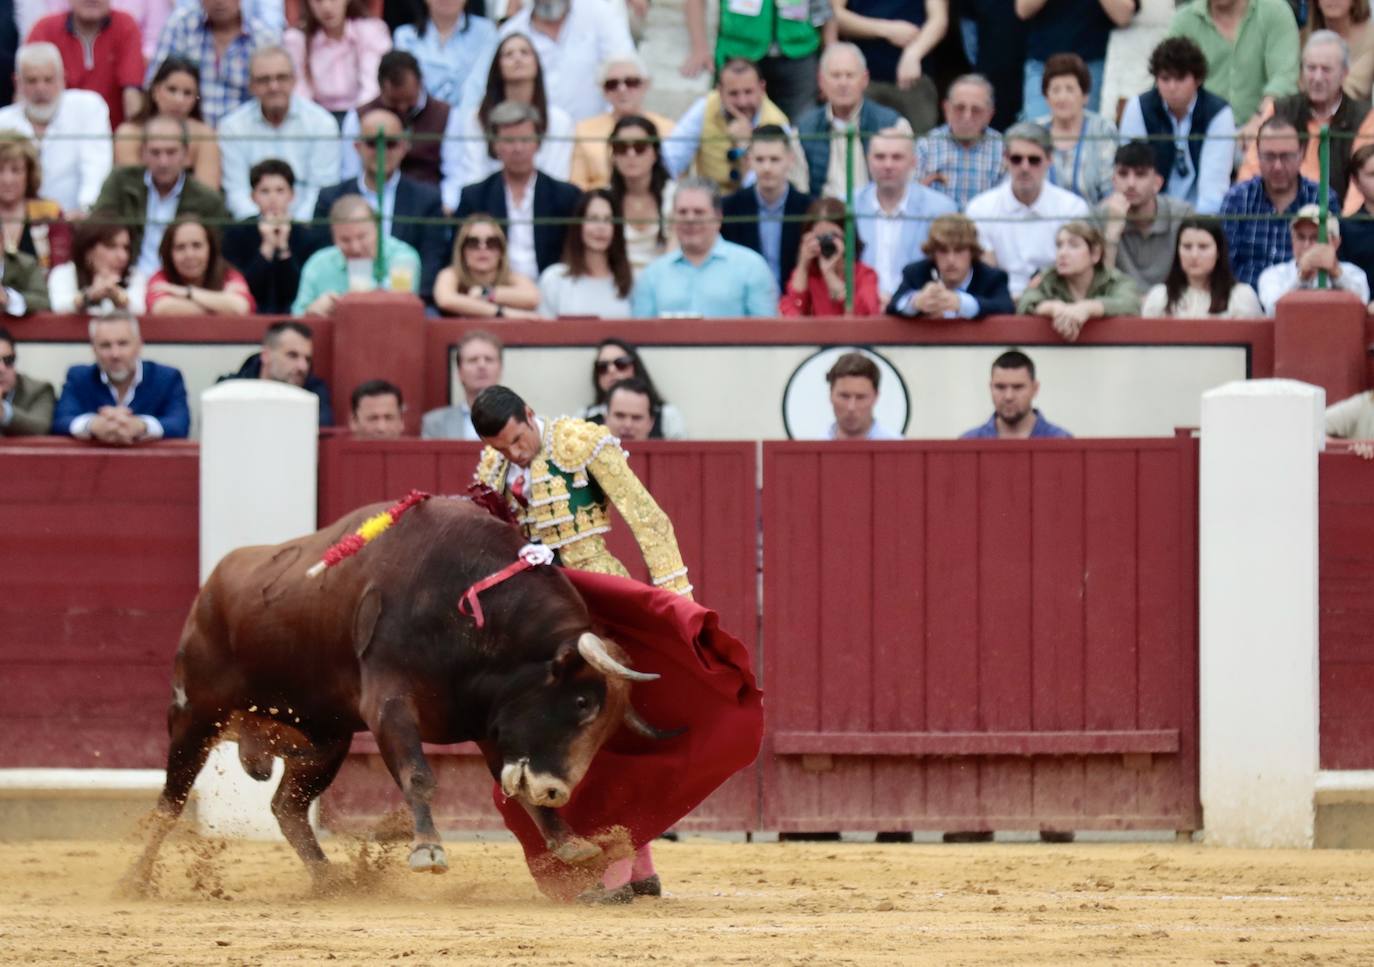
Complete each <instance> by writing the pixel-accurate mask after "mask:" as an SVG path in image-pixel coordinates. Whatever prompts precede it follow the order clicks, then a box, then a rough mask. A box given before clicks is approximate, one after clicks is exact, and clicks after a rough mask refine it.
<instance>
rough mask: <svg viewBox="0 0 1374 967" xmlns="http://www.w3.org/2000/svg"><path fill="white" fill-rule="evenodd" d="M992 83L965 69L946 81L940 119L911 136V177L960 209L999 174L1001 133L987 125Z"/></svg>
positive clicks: (996, 178) (1000, 175) (988, 186)
mask: <svg viewBox="0 0 1374 967" xmlns="http://www.w3.org/2000/svg"><path fill="white" fill-rule="evenodd" d="M992 105H993V95H992V85H991V84H989V83H988V79H987V78H986V77H983V76H982V75H981V74H965V75H964V76H963V77H960V78H958V79H956V80H955V81H954V83H953V84H951V85H950V86H949V95H948V96H947V97H946V98H945V102H944V111H945V123H944V124H942V125H940V126H939V127H938V128H936V129H935V130H933V131H931V132H930V133H929V134H927V135H926V136H925V137H923V138H921V139H920V140H919V141H917V142H916V178H917V180H918V181H920V183H921V184H923V185H926V186H928V187H931V188H934V189H935V190H936V191H939V192H943V193H944V194H946V195H948V196H949V197H950V198H953V199H954V203H955V204H956V205H958V206H959V208H960V209H963V208H964V207H965V206H967V205H968V203H969V202H970V201H971V200H972V199H973V198H974V196H976V195H980V194H982V193H983V192H985V191H988V190H989V189H991V188H992V187H993V186H994V185H996V184H997V182H998V181H1000V180H1001V178H1002V136H1001V135H1000V134H998V133H997V132H996V131H993V130H992V129H991V128H989V127H988V124H989V123H990V122H991V121H992V111H993V107H992Z"/></svg>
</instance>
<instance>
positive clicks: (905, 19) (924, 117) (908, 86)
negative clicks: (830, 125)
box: [799, 0, 949, 194]
mask: <svg viewBox="0 0 1374 967" xmlns="http://www.w3.org/2000/svg"><path fill="white" fill-rule="evenodd" d="M835 19H836V21H837V22H838V25H839V35H840V36H841V37H844V38H846V39H847V40H853V41H854V42H855V44H856V45H857V46H858V48H859V51H860V52H861V54H862V56H863V58H864V59H865V60H866V61H867V64H868V71H869V72H870V75H871V77H872V79H873V84H872V88H871V95H870V96H871V97H872V99H873V100H874V101H875V102H877V103H878V104H883V105H886V106H887V107H889V108H893V109H895V110H897V111H898V112H900V113H901V115H902V116H903V117H904V118H906V120H907V123H908V124H910V125H911V130H913V131H915V132H916V133H917V134H924V133H925V132H927V131H929V130H930V129H931V128H933V127H934V126H935V122H936V121H937V120H938V118H937V114H936V110H937V105H938V103H939V94H938V93H937V92H936V90H935V85H934V83H932V81H931V80H930V78H929V77H927V76H925V74H924V73H923V71H922V67H921V61H922V60H923V59H924V58H925V56H926V55H927V54H929V53H930V52H931V51H933V50H934V49H935V47H936V46H937V45H938V44H939V43H940V41H942V40H944V39H945V33H946V32H947V31H948V30H949V3H948V2H947V0H924V2H923V3H901V2H897V3H893V2H891V0H839V2H837V3H836V4H835ZM834 46H836V45H834V44H831V45H829V46H828V47H827V48H826V50H827V51H829V50H830V48H831V47H834ZM821 61H822V67H821V91H822V93H824V92H825V67H824V61H825V55H824V54H822V55H821ZM799 123H800V122H799ZM891 123H892V122H890V121H889V122H885V123H882V124H875V125H874V126H873V127H872V128H867V129H864V128H862V125H861V129H864V130H873V131H877V130H881V129H882V128H886V127H891ZM808 160H810V159H809V158H808ZM815 193H816V189H814V188H813V189H812V194H815Z"/></svg>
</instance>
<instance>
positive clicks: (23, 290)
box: [0, 249, 48, 316]
mask: <svg viewBox="0 0 1374 967" xmlns="http://www.w3.org/2000/svg"><path fill="white" fill-rule="evenodd" d="M0 289H3V292H4V299H5V307H4V315H7V316H27V315H29V314H30V313H34V312H47V311H48V284H47V282H46V280H44V278H43V268H42V266H40V265H39V264H38V262H37V260H36V259H34V257H33V256H32V255H26V254H25V253H23V252H12V251H10V250H9V249H5V252H4V255H3V256H0Z"/></svg>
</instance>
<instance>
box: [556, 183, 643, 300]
mask: <svg viewBox="0 0 1374 967" xmlns="http://www.w3.org/2000/svg"><path fill="white" fill-rule="evenodd" d="M572 217H573V219H574V220H575V221H574V223H573V224H574V225H575V226H577V227H575V228H572V229H570V230H569V231H568V233H567V235H566V236H565V238H564V242H563V261H561V262H558V263H555V264H554V265H550V266H549V267H548V268H547V269H545V270H544V272H543V274H541V275H540V276H539V313H540V315H543V316H548V317H549V318H551V319H556V318H558V317H560V316H564V317H566V316H597V317H600V318H602V319H628V318H630V315H631V313H630V289H632V288H633V287H634V281H635V280H634V273H633V272H632V271H631V270H630V260H629V259H628V258H626V256H625V232H624V226H623V225H621V219H620V213H619V212H618V211H616V208H615V201H614V200H613V199H612V198H611V193H610V192H609V191H607V190H606V189H605V188H594V189H592V190H591V191H589V192H586V193H585V194H584V195H583V196H582V197H581V198H580V199H578V201H577V205H576V207H574V208H573V213H572Z"/></svg>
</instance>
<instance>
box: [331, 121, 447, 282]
mask: <svg viewBox="0 0 1374 967" xmlns="http://www.w3.org/2000/svg"><path fill="white" fill-rule="evenodd" d="M402 130H403V127H402V124H401V119H400V118H399V117H397V116H396V115H395V114H394V113H392V112H391V111H388V110H386V109H385V108H374V109H373V110H371V111H368V112H367V114H365V115H363V118H362V122H361V131H360V133H359V135H358V139H357V140H356V141H355V142H354V147H355V148H356V149H357V151H358V154H359V156H360V157H361V158H362V161H363V165H362V176H361V178H354V179H351V180H349V181H344V182H340V183H339V184H337V185H334V186H332V187H329V188H325V189H324V190H323V191H321V192H320V196H319V198H318V199H316V201H315V221H316V222H317V223H318V222H323V221H324V220H325V219H326V218H328V217H329V213H330V212H331V211H332V209H333V207H334V203H335V202H337V201H338V200H339V199H340V198H342V197H344V196H345V195H360V196H362V197H363V198H364V199H365V200H366V201H367V203H368V205H369V206H371V208H372V210H373V211H374V212H375V211H380V212H381V215H382V231H383V232H384V233H385V234H386V235H388V236H389V237H391V238H394V239H396V240H397V241H400V242H404V243H405V244H406V245H407V246H409V247H410V248H412V249H414V250H415V251H416V252H419V253H420V279H419V284H420V289H419V291H420V292H422V293H425V299H426V301H429V298H430V293H432V292H433V291H434V278H435V276H437V275H438V274H439V268H440V267H441V266H442V265H443V264H444V262H445V261H446V259H447V258H448V251H449V239H450V238H451V236H450V234H449V228H448V225H446V224H445V223H444V205H443V201H442V199H441V197H440V195H439V190H438V189H437V188H435V187H434V186H433V185H427V184H425V183H424V182H420V181H416V180H414V179H413V178H407V177H406V176H405V175H403V174H401V171H400V168H401V163H402V162H403V161H404V160H405V156H406V152H407V150H408V148H407V145H406V142H405V140H404V139H402V137H401V132H402ZM379 134H380V135H381V136H382V139H383V141H382V144H383V156H382V159H381V160H382V169H383V171H384V172H385V173H386V181H385V183H384V184H383V185H382V187H381V190H380V193H379V191H378V188H377V136H378V135H379ZM330 220H331V222H332V218H331V219H330ZM311 241H312V244H313V245H314V246H316V247H323V246H324V244H325V238H324V232H323V230H322V229H319V228H316V229H315V230H314V231H313V232H312V240H311ZM407 288H410V289H411V290H414V285H411V286H408V287H407Z"/></svg>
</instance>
